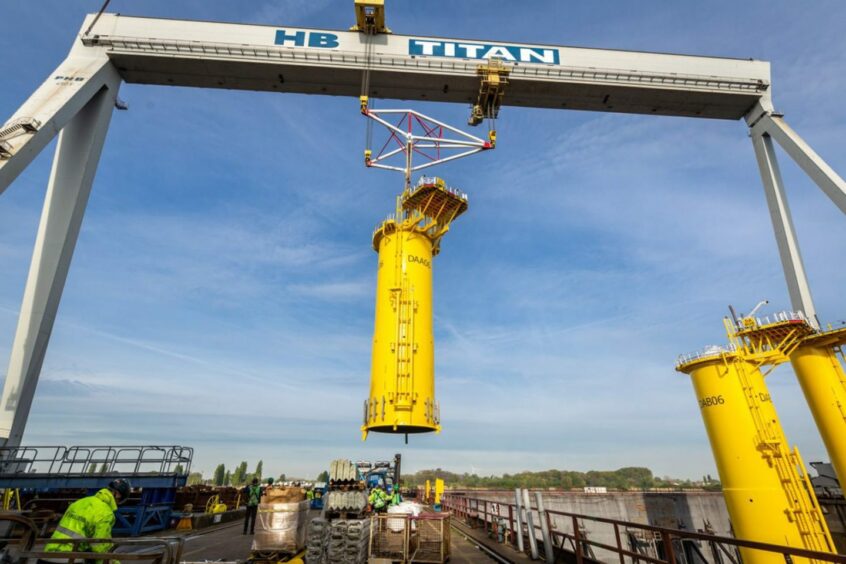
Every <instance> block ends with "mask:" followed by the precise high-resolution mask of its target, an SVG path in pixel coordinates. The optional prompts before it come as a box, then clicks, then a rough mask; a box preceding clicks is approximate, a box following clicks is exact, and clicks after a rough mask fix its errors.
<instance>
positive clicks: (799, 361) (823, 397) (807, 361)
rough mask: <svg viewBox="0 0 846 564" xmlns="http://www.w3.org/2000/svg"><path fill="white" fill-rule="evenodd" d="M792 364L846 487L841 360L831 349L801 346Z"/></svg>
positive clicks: (845, 380) (845, 388)
mask: <svg viewBox="0 0 846 564" xmlns="http://www.w3.org/2000/svg"><path fill="white" fill-rule="evenodd" d="M808 341H811V339H809V340H808ZM811 342H812V341H811ZM790 363H791V364H792V365H793V371H794V372H795V373H796V378H797V379H798V380H799V385H800V386H801V387H802V392H803V393H804V394H805V400H806V401H807V402H808V406H809V407H810V408H811V413H812V414H813V416H814V421H815V422H816V424H817V428H818V429H819V431H820V435H821V436H822V439H823V443H824V444H825V448H826V450H827V451H828V456H829V457H830V459H831V463H832V465H833V466H834V471H835V472H836V473H837V477H838V479H839V480H840V483H841V484H843V483H846V374H844V372H843V367H842V365H841V364H840V360H839V359H838V357H837V354H836V352H835V350H834V349H833V348H832V347H830V346H814V345H813V344H802V345H800V346H799V347H798V348H797V349H796V350H795V351H794V352H793V354H791V355H790Z"/></svg>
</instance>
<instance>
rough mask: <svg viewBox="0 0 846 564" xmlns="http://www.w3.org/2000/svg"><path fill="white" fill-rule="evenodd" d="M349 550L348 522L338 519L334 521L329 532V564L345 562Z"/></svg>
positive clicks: (327, 551) (327, 553)
mask: <svg viewBox="0 0 846 564" xmlns="http://www.w3.org/2000/svg"><path fill="white" fill-rule="evenodd" d="M346 548H347V521H346V519H337V520H335V521H332V527H331V528H330V530H329V546H328V547H327V549H326V557H327V561H328V562H329V564H340V563H341V562H343V561H344V553H345V552H346Z"/></svg>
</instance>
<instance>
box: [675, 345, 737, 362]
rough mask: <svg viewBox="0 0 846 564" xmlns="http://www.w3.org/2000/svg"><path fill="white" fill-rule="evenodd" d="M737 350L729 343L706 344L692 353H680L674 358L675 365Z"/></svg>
mask: <svg viewBox="0 0 846 564" xmlns="http://www.w3.org/2000/svg"><path fill="white" fill-rule="evenodd" d="M736 351H737V347H736V346H735V345H733V344H729V345H708V346H707V347H704V348H702V349H699V350H698V351H694V352H692V353H686V354H680V355H679V356H678V358H677V359H676V366H677V367H678V366H682V365H685V364H688V363H691V362H693V361H694V360H700V359H703V358H709V357H712V356H720V355H723V354H732V353H734V352H736Z"/></svg>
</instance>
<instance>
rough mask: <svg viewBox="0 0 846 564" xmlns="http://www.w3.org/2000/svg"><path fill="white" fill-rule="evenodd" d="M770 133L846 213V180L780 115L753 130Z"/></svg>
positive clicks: (761, 121)
mask: <svg viewBox="0 0 846 564" xmlns="http://www.w3.org/2000/svg"><path fill="white" fill-rule="evenodd" d="M752 131H753V134H754V133H756V132H760V133H763V132H766V133H768V134H769V135H770V137H772V138H773V139H775V140H776V142H778V144H779V145H781V147H782V148H783V149H784V151H785V152H786V153H787V154H788V155H790V158H792V159H793V160H794V161H796V164H798V165H799V167H800V168H801V169H802V170H804V171H805V174H807V175H808V176H810V177H811V180H813V181H814V183H815V184H816V185H817V186H819V187H820V189H821V190H822V191H823V192H825V195H826V196H828V197H829V198H831V201H832V202H834V205H836V206H837V207H838V208H840V211H842V212H843V213H846V181H844V180H843V179H842V178H841V177H840V176H839V175H838V174H837V173H836V172H834V169H832V168H831V167H830V166H828V164H826V162H825V161H824V160H822V158H820V156H819V155H818V154H817V153H815V152H814V150H813V149H812V148H811V147H810V145H808V144H807V143H805V141H804V140H803V139H802V138H801V137H799V135H797V133H796V132H795V131H793V129H792V128H791V127H790V126H789V125H787V124H786V123H785V122H784V120H783V119H782V118H780V117H779V116H777V115H772V114H768V115H765V116H763V117H762V118H761V119H760V121H759V122H758V123H757V124H755V126H754V127H753V128H752Z"/></svg>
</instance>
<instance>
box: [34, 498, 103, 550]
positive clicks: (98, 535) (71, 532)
mask: <svg viewBox="0 0 846 564" xmlns="http://www.w3.org/2000/svg"><path fill="white" fill-rule="evenodd" d="M115 511H117V503H115V496H114V495H112V492H111V491H109V490H108V489H106V488H103V489H102V490H100V491H99V492H97V493H96V494H94V495H91V496H88V497H83V498H82V499H79V500H77V501H75V502H73V503H72V504H71V505H70V507H68V509H67V511H65V514H64V515H63V516H62V520H61V521H59V524H58V526H56V532H54V533H53V536H52V537H51V539H52V540H55V541H59V540H62V539H110V538H112V525H114V524H115ZM111 549H112V545H111V544H110V543H94V544H91V545H89V544H88V543H78V544H77V545H76V546H74V544H73V543H69V542H50V543H48V544H47V546H45V547H44V550H45V552H100V553H102V552H109V551H110V550H111ZM99 562H101V561H100V560H98V563H99ZM112 562H113V563H114V562H117V560H112Z"/></svg>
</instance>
